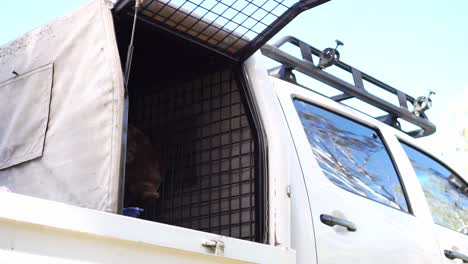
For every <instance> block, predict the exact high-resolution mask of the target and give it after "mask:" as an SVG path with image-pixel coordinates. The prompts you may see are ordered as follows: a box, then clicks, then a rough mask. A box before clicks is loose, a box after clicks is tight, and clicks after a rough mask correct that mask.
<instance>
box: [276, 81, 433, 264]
mask: <svg viewBox="0 0 468 264" xmlns="http://www.w3.org/2000/svg"><path fill="white" fill-rule="evenodd" d="M272 81H273V82H274V88H275V91H276V93H277V94H278V97H279V99H280V102H281V106H282V108H283V111H284V114H285V116H286V119H287V120H288V125H289V128H290V131H291V135H292V137H293V139H294V144H295V147H296V150H297V154H298V156H299V159H300V162H301V166H302V171H303V174H304V181H305V185H306V188H307V193H308V196H309V201H310V204H311V207H312V219H313V224H314V228H315V236H316V248H317V258H318V263H319V264H326V263H440V255H439V254H438V245H437V242H436V239H435V236H434V233H433V231H432V228H431V225H430V223H429V222H428V221H427V210H428V209H427V206H426V207H424V206H422V208H416V207H417V206H418V205H420V203H421V195H412V196H410V197H409V198H410V202H411V204H412V205H413V206H414V207H415V210H414V211H415V215H411V214H408V213H404V212H402V211H399V210H396V209H393V208H390V207H388V206H385V205H382V204H379V203H377V202H374V201H371V200H369V199H366V198H363V197H360V196H357V195H355V194H353V193H350V192H348V191H346V190H343V189H341V188H339V187H337V186H336V185H334V184H333V183H332V182H331V181H329V180H328V179H327V178H326V177H325V175H323V173H322V170H321V169H320V167H319V165H318V163H317V162H316V161H315V160H314V156H313V153H312V150H311V148H310V145H309V142H308V140H307V137H306V134H305V132H304V129H303V127H302V124H301V122H300V120H299V117H298V114H297V112H296V110H295V108H294V105H293V101H292V99H293V98H294V97H296V98H300V99H303V100H305V101H308V102H310V103H312V104H316V105H319V106H322V107H324V108H327V109H330V110H332V111H334V112H337V113H339V114H342V115H344V116H347V117H349V118H351V119H354V120H357V121H359V122H361V123H365V124H367V125H369V126H371V127H374V128H376V129H379V130H382V132H383V134H384V137H385V139H386V138H387V137H388V136H389V135H388V133H387V132H388V130H387V132H385V129H386V128H385V127H386V125H384V124H382V123H379V122H377V121H375V120H374V119H372V118H370V117H368V116H366V115H364V114H362V113H359V112H357V111H354V110H351V109H349V108H347V107H345V106H343V105H340V104H338V103H336V102H334V101H332V100H329V99H327V98H324V97H323V96H320V95H318V94H316V93H314V92H311V91H308V90H306V89H303V88H300V87H297V86H295V85H293V84H290V83H287V82H284V81H281V80H278V79H275V78H272ZM387 143H388V142H387ZM402 180H403V183H404V184H405V186H406V185H408V186H406V187H409V188H410V189H411V188H412V187H414V185H415V184H416V182H415V181H414V179H412V180H407V179H405V177H403V179H402ZM416 189H417V188H416ZM419 191H421V190H420V187H419ZM413 202H414V203H413ZM320 214H330V215H334V216H337V217H341V218H345V219H347V220H349V221H352V222H353V223H355V224H356V227H357V231H356V232H349V231H347V230H346V229H344V228H340V227H333V228H332V227H329V226H326V225H324V224H322V223H321V222H320V218H319V217H320ZM299 254H300V253H299Z"/></svg>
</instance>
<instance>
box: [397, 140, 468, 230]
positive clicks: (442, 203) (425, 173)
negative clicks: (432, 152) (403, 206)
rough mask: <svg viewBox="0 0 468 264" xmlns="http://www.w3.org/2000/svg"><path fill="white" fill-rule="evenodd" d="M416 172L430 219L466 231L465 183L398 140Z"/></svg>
mask: <svg viewBox="0 0 468 264" xmlns="http://www.w3.org/2000/svg"><path fill="white" fill-rule="evenodd" d="M402 145H403V148H404V150H405V152H406V154H407V155H408V157H409V159H410V160H411V163H412V165H413V168H414V170H415V172H416V175H417V176H418V180H419V183H420V184H421V186H422V188H423V190H424V195H425V196H426V199H427V202H428V204H429V207H430V209H431V213H432V218H433V220H434V223H436V224H439V225H442V226H445V227H448V228H451V229H453V230H455V231H458V232H462V233H465V234H466V233H468V197H467V193H468V186H467V185H466V183H465V182H463V180H462V179H461V178H460V177H459V176H457V175H455V174H453V173H452V172H451V171H450V170H448V169H447V168H445V167H444V166H442V165H441V164H439V163H438V162H436V161H434V160H433V159H432V158H430V157H428V156H427V155H425V154H423V153H421V152H419V151H417V150H416V149H414V148H412V147H410V146H408V145H406V144H404V143H402Z"/></svg>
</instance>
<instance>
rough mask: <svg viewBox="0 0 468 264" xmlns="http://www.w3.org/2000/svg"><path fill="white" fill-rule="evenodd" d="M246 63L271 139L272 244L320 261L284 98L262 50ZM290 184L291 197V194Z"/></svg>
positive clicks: (300, 260) (309, 263) (303, 258)
mask: <svg viewBox="0 0 468 264" xmlns="http://www.w3.org/2000/svg"><path fill="white" fill-rule="evenodd" d="M244 65H245V71H246V73H247V75H248V76H247V77H248V81H249V84H250V89H251V90H252V92H253V95H254V96H255V98H256V103H257V107H258V109H259V113H260V118H261V120H262V122H263V125H264V129H265V133H266V135H267V140H268V180H269V195H270V198H269V201H268V204H269V225H270V227H269V234H270V244H274V245H278V246H281V247H291V248H293V249H295V250H296V254H297V255H296V259H297V262H296V263H301V264H302V263H304V264H305V263H307V264H313V263H316V250H315V237H314V230H313V225H312V220H311V218H312V215H311V213H310V212H311V211H310V204H309V199H308V198H307V190H306V189H305V182H304V177H302V171H301V167H300V165H299V160H298V158H297V154H296V150H295V148H294V144H293V141H292V138H291V135H290V133H289V130H288V125H287V122H286V120H285V118H284V115H283V113H282V110H281V105H280V102H279V100H278V98H277V96H276V94H275V92H274V91H273V89H271V88H272V87H273V82H272V81H271V80H270V77H268V75H267V73H266V71H265V67H264V65H263V63H262V60H261V59H260V53H257V54H256V55H255V56H252V57H251V58H250V59H249V60H247V61H246V62H245V64H244ZM288 188H289V189H290V192H291V197H288Z"/></svg>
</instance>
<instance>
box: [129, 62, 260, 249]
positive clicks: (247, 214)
mask: <svg viewBox="0 0 468 264" xmlns="http://www.w3.org/2000/svg"><path fill="white" fill-rule="evenodd" d="M154 88H156V90H154V91H155V92H152V93H150V94H147V95H145V96H142V95H140V96H139V95H137V94H135V95H131V96H132V97H131V98H132V99H133V100H132V104H131V106H132V108H131V109H130V114H131V115H130V122H132V123H134V124H136V125H137V126H138V127H140V128H142V129H143V130H144V132H145V133H146V134H147V135H151V137H152V141H153V142H159V145H160V147H159V148H160V153H161V159H162V160H161V166H162V167H163V184H162V185H161V187H160V190H159V191H160V194H161V198H160V199H159V201H158V204H157V206H156V207H155V208H145V210H146V211H145V214H144V216H143V217H144V218H145V219H149V220H153V221H158V222H162V223H167V224H171V225H177V226H182V227H187V228H192V229H197V230H202V231H207V232H211V233H216V234H222V235H226V236H231V237H235V238H241V239H246V240H258V238H256V237H255V228H256V227H255V207H256V200H255V193H254V190H255V181H256V178H255V173H254V169H255V161H254V157H255V155H254V153H255V152H254V137H253V136H252V131H251V128H250V125H249V122H248V120H247V116H246V113H245V108H244V105H243V103H242V101H241V97H240V91H239V89H238V87H237V85H236V82H235V81H234V79H233V73H232V72H231V71H230V70H228V71H220V72H216V73H213V74H208V75H206V76H203V77H200V78H197V79H195V80H192V81H186V82H162V83H158V84H154Z"/></svg>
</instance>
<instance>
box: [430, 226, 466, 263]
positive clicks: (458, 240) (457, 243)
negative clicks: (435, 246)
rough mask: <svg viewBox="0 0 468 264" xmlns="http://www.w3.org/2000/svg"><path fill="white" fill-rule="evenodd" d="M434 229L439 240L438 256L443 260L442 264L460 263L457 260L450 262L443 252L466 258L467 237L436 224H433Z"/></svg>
mask: <svg viewBox="0 0 468 264" xmlns="http://www.w3.org/2000/svg"><path fill="white" fill-rule="evenodd" d="M434 229H435V232H436V234H437V237H438V239H439V244H440V254H441V256H442V258H443V259H444V261H443V262H442V263H446V264H453V263H462V262H461V260H459V259H454V260H450V259H448V258H446V257H445V255H444V251H445V250H451V251H454V252H457V253H460V254H463V255H465V256H468V236H467V235H464V234H462V233H459V232H456V231H454V230H451V229H449V228H446V227H443V226H440V225H437V224H434Z"/></svg>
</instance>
